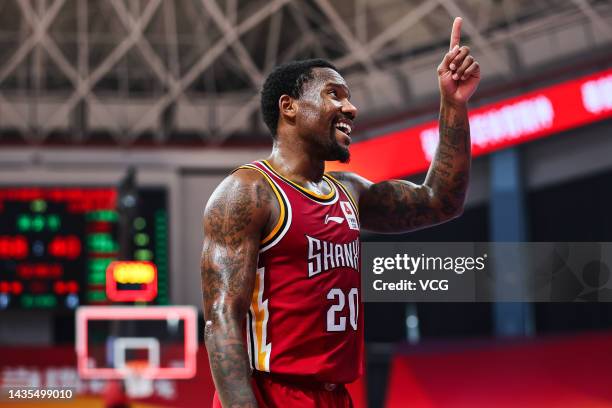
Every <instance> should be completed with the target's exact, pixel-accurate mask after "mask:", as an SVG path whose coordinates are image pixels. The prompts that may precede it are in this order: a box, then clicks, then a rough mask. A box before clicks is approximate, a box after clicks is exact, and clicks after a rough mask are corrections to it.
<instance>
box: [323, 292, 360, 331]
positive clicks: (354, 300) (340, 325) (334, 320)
mask: <svg viewBox="0 0 612 408" xmlns="http://www.w3.org/2000/svg"><path fill="white" fill-rule="evenodd" d="M347 297H348V306H349V321H350V323H351V327H352V328H353V330H357V319H358V318H359V292H358V291H357V288H352V289H351V290H350V291H349V293H348V295H347V296H345V295H344V292H343V291H342V289H339V288H333V289H331V290H330V291H329V292H327V299H328V300H336V302H337V303H336V304H334V305H332V306H331V307H330V308H329V310H328V311H327V331H329V332H342V331H346V316H339V317H336V314H340V313H341V312H342V311H343V310H344V306H345V304H346V298H347Z"/></svg>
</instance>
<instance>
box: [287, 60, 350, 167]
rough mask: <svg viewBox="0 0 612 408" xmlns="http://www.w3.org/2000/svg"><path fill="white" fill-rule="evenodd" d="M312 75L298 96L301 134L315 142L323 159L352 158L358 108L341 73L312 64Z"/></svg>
mask: <svg viewBox="0 0 612 408" xmlns="http://www.w3.org/2000/svg"><path fill="white" fill-rule="evenodd" d="M312 75H313V79H311V80H310V81H307V82H306V83H305V84H304V85H303V89H302V95H301V97H300V98H299V99H298V100H296V103H297V106H298V109H297V115H296V117H295V125H296V127H297V131H298V136H299V137H301V138H302V139H304V140H305V141H307V142H308V143H310V144H312V146H313V150H314V151H315V152H317V153H318V154H321V156H322V158H323V159H324V160H328V161H333V160H339V161H341V162H343V163H346V162H348V161H349V158H350V153H349V145H350V143H351V137H350V135H351V131H352V128H353V120H354V119H355V117H356V116H357V108H355V106H353V104H351V102H350V96H351V95H350V91H349V88H348V85H347V84H346V81H345V80H344V78H342V76H341V75H340V74H339V73H338V72H336V71H334V70H333V69H331V68H313V70H312Z"/></svg>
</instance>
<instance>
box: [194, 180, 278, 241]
mask: <svg viewBox="0 0 612 408" xmlns="http://www.w3.org/2000/svg"><path fill="white" fill-rule="evenodd" d="M272 204H273V201H272V197H271V190H270V186H269V185H268V183H267V182H266V180H265V179H264V176H263V175H261V174H260V173H259V172H257V171H255V170H250V169H238V170H237V171H235V172H234V173H232V174H230V175H229V176H228V177H226V178H225V179H224V180H223V181H222V182H221V183H220V184H219V185H218V186H217V188H216V189H215V191H214V192H213V194H212V195H211V197H210V199H209V200H208V203H207V204H206V208H205V210H204V230H205V233H207V235H209V237H210V235H211V234H212V235H216V234H219V237H220V238H221V237H225V238H227V237H229V236H231V235H232V234H240V233H245V232H256V231H259V230H261V229H263V227H264V226H265V225H266V224H267V222H268V219H269V218H270V214H271V211H272V209H273V207H272Z"/></svg>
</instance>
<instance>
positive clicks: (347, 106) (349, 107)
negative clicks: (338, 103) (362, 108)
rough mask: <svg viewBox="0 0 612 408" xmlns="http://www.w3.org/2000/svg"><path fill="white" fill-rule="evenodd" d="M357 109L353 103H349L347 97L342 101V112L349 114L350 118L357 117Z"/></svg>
mask: <svg viewBox="0 0 612 408" xmlns="http://www.w3.org/2000/svg"><path fill="white" fill-rule="evenodd" d="M357 112H358V109H357V107H356V106H355V105H353V104H352V103H351V101H349V100H348V99H345V100H344V102H343V103H342V113H344V114H345V115H347V116H350V118H351V119H355V118H356V117H357Z"/></svg>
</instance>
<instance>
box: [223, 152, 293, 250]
mask: <svg viewBox="0 0 612 408" xmlns="http://www.w3.org/2000/svg"><path fill="white" fill-rule="evenodd" d="M239 169H251V170H257V171H258V172H260V173H261V174H262V175H263V176H264V178H265V179H266V181H267V182H268V184H270V187H272V191H274V195H275V196H276V200H277V201H278V206H279V208H280V215H279V217H278V221H277V222H276V225H275V226H274V228H272V231H270V233H269V234H268V235H267V236H266V237H265V238H264V239H262V240H261V242H260V245H264V244H267V243H268V242H270V241H272V240H273V239H274V238H275V237H276V235H277V234H278V233H279V231H280V230H281V228H282V226H283V225H284V223H285V222H284V221H285V219H286V216H287V209H286V205H285V202H284V200H283V199H282V197H281V194H280V193H279V191H278V187H276V184H274V181H272V179H271V178H270V176H269V175H268V174H267V173H266V172H265V171H263V170H262V169H260V168H259V167H257V166H254V165H252V164H245V165H242V166H240V167H238V168H237V169H236V170H239ZM236 170H234V171H236Z"/></svg>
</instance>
